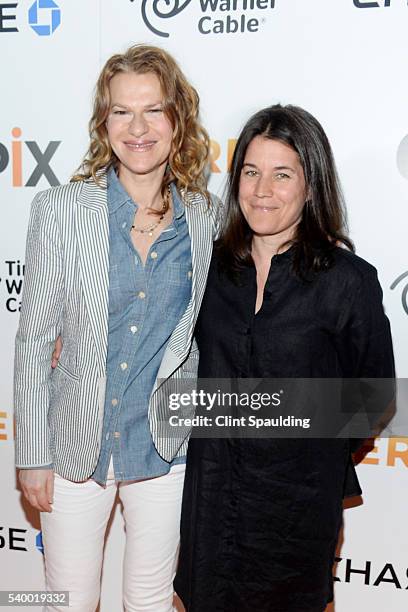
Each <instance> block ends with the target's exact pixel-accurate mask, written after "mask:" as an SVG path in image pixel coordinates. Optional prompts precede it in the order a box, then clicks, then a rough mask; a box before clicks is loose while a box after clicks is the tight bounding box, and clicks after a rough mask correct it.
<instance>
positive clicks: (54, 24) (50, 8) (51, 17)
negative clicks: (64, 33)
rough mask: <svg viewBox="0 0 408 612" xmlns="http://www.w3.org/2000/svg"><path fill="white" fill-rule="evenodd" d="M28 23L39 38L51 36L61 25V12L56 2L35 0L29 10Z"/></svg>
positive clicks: (52, 0)
mask: <svg viewBox="0 0 408 612" xmlns="http://www.w3.org/2000/svg"><path fill="white" fill-rule="evenodd" d="M28 23H29V25H30V27H31V28H32V29H33V30H34V32H35V33H36V34H38V36H51V34H53V33H54V32H55V30H56V29H57V28H58V26H59V25H60V23H61V10H60V8H59V7H58V5H57V4H56V3H55V2H54V0H35V2H33V4H32V5H31V6H30V8H29V9H28Z"/></svg>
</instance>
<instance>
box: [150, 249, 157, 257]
mask: <svg viewBox="0 0 408 612" xmlns="http://www.w3.org/2000/svg"><path fill="white" fill-rule="evenodd" d="M150 257H151V258H152V259H157V253H156V251H152V252H151V253H150Z"/></svg>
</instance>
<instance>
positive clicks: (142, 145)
mask: <svg viewBox="0 0 408 612" xmlns="http://www.w3.org/2000/svg"><path fill="white" fill-rule="evenodd" d="M124 144H125V146H126V147H127V148H128V149H130V150H131V151H136V152H144V151H149V150H150V149H151V148H152V147H153V146H154V145H155V144H156V142H155V141H154V140H149V141H146V142H145V141H144V142H133V141H130V140H126V141H125V142H124Z"/></svg>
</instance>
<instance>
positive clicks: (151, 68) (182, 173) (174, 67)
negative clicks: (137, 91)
mask: <svg viewBox="0 0 408 612" xmlns="http://www.w3.org/2000/svg"><path fill="white" fill-rule="evenodd" d="M123 72H124V73H126V72H134V73H136V74H147V73H153V74H155V75H156V76H157V78H158V79H159V82H160V85H161V89H162V93H163V99H164V112H165V113H166V115H167V117H168V118H169V120H170V123H171V125H172V127H173V143H172V148H171V152H170V156H169V160H168V164H167V169H166V172H165V174H164V177H163V183H162V194H163V196H164V195H165V193H166V191H167V188H168V185H169V184H170V182H171V181H173V180H174V181H175V183H176V186H177V188H178V190H186V191H191V192H193V193H201V194H202V195H203V196H204V197H205V198H206V199H207V200H208V192H207V188H206V184H207V181H206V176H205V175H206V167H207V164H208V156H209V138H208V135H207V132H206V131H205V130H204V128H203V127H202V125H201V123H200V121H199V117H198V115H199V96H198V93H197V92H196V90H195V89H194V87H192V85H190V83H189V82H188V81H187V79H186V77H185V76H184V74H183V73H182V71H181V70H180V68H179V66H178V64H177V63H176V61H175V60H174V59H173V58H172V57H171V55H169V54H168V53H166V51H164V50H163V49H160V48H158V47H153V46H149V45H134V46H132V47H130V48H129V49H128V50H127V51H126V52H125V53H123V54H116V55H113V56H112V57H111V58H110V59H108V61H107V62H106V64H105V66H104V67H103V69H102V72H101V74H100V76H99V79H98V81H97V84H96V89H95V95H94V104H93V113H92V117H91V120H90V122H89V135H90V145H89V149H88V151H87V153H86V155H85V158H84V160H83V162H82V164H81V166H80V168H79V169H78V173H77V174H75V175H74V176H73V177H72V180H73V181H83V180H86V179H89V178H91V177H92V178H93V180H95V181H96V182H98V172H99V171H100V170H103V169H107V168H109V167H110V166H113V167H117V166H118V162H119V160H118V158H117V157H116V155H115V153H114V152H113V150H112V147H111V146H110V143H109V139H108V132H107V129H106V120H107V117H108V114H109V111H110V103H111V101H110V94H109V83H110V80H111V78H112V77H113V76H115V74H118V73H123Z"/></svg>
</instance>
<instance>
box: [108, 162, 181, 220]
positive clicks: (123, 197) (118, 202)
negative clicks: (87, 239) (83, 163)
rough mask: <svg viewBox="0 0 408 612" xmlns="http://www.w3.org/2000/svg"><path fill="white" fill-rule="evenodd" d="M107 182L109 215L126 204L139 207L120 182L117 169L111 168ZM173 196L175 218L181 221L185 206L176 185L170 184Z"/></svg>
mask: <svg viewBox="0 0 408 612" xmlns="http://www.w3.org/2000/svg"><path fill="white" fill-rule="evenodd" d="M107 180H108V210H109V213H110V214H111V213H114V212H116V211H117V210H118V208H120V207H121V206H123V204H126V202H131V203H132V204H133V205H134V206H136V207H137V204H136V202H134V201H133V200H132V198H131V197H130V195H129V194H128V192H127V191H126V189H125V188H124V186H123V185H122V183H121V182H120V180H119V178H118V176H117V174H116V172H115V169H114V168H113V167H112V166H111V167H110V168H109V170H108V172H107ZM170 189H171V195H172V199H173V207H174V218H175V219H180V217H182V216H183V215H184V204H183V200H182V199H181V196H180V194H179V192H178V191H177V187H176V186H175V184H174V183H171V184H170Z"/></svg>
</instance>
